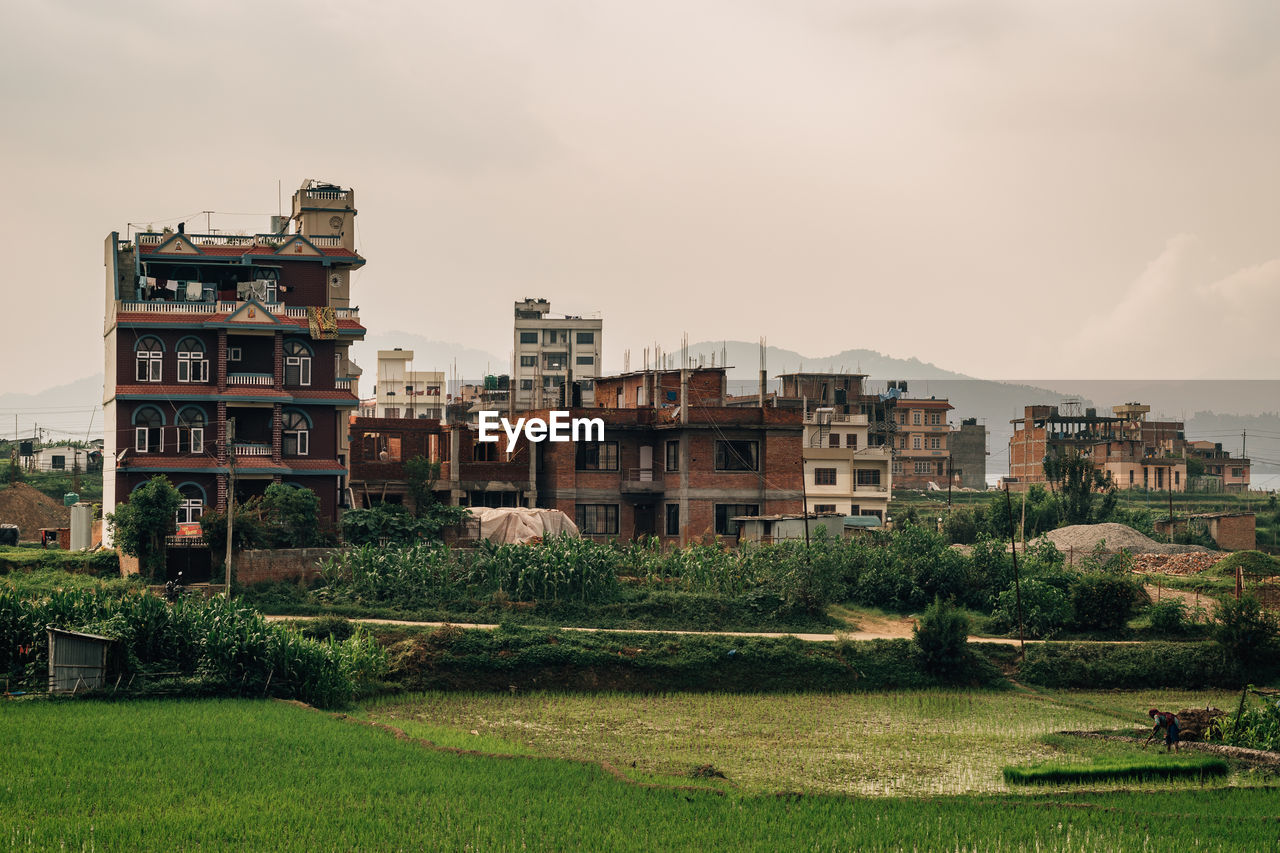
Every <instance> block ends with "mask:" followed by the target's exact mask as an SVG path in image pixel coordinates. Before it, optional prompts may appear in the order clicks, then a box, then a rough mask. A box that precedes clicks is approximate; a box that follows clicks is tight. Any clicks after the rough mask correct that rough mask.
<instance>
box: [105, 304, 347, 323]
mask: <svg viewBox="0 0 1280 853" xmlns="http://www.w3.org/2000/svg"><path fill="white" fill-rule="evenodd" d="M242 305H244V303H243V302H232V301H228V300H220V301H218V302H200V301H192V302H188V301H186V300H182V299H175V300H167V299H153V300H148V301H143V300H133V299H122V300H121V301H120V309H119V310H120V311H129V312H137V313H142V314H231V313H233V312H234V311H235V310H236V309H237V308H240V307H241V306H242ZM263 307H265V308H266V309H267V312H268V313H270V314H273V315H275V316H277V317H281V316H283V317H292V318H295V319H299V320H305V319H306V318H307V317H308V316H310V314H309V311H310V309H308V308H307V307H306V306H292V305H281V304H280V303H278V302H268V303H266V304H265V305H264V306H263ZM333 313H334V316H336V317H337V319H339V320H359V319H360V309H359V308H358V307H357V308H334V309H333Z"/></svg>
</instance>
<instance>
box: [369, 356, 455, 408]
mask: <svg viewBox="0 0 1280 853" xmlns="http://www.w3.org/2000/svg"><path fill="white" fill-rule="evenodd" d="M412 367H413V350H411V349H401V348H400V347H396V348H395V349H391V350H378V381H377V384H376V385H375V386H374V411H373V415H372V416H373V417H377V418H436V419H437V420H439V419H443V418H444V372H443V371H440V370H413V369H412Z"/></svg>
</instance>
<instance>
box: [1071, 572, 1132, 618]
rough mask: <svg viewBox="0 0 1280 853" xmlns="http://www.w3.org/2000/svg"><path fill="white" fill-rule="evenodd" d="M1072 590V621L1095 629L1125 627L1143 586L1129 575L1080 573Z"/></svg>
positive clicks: (1073, 582)
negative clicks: (1129, 577) (1130, 578)
mask: <svg viewBox="0 0 1280 853" xmlns="http://www.w3.org/2000/svg"><path fill="white" fill-rule="evenodd" d="M1069 592H1070V595H1071V621H1072V623H1073V624H1074V625H1075V626H1076V627H1077V628H1082V629H1084V630H1094V631H1113V630H1115V629H1117V628H1123V627H1124V626H1125V625H1126V623H1128V621H1129V617H1130V616H1132V615H1133V607H1134V602H1135V601H1136V600H1137V598H1138V596H1139V595H1141V594H1142V590H1141V587H1140V586H1138V584H1136V583H1135V582H1133V581H1131V580H1129V579H1128V578H1127V577H1123V576H1118V575H1111V574H1093V573H1090V574H1084V575H1079V576H1078V577H1077V578H1076V579H1075V580H1074V581H1072V583H1071V586H1070V589H1069Z"/></svg>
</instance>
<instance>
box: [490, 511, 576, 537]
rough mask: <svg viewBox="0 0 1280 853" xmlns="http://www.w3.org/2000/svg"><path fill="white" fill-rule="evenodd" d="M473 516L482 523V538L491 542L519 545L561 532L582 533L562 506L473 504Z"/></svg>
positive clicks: (574, 534) (573, 534)
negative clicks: (557, 507) (537, 507)
mask: <svg viewBox="0 0 1280 853" xmlns="http://www.w3.org/2000/svg"><path fill="white" fill-rule="evenodd" d="M471 517H472V518H473V519H475V520H476V521H478V522H479V524H480V533H479V538H481V539H488V540H489V541H490V542H498V543H505V544H519V543H522V542H528V541H530V540H531V539H538V538H546V537H548V536H556V535H559V534H561V533H567V534H569V535H570V536H577V535H578V525H576V524H574V523H573V522H572V521H571V520H570V519H569V516H567V515H565V514H564V513H563V512H561V511H560V510H558V509H529V508H527V507H500V508H488V507H473V508H472V509H471Z"/></svg>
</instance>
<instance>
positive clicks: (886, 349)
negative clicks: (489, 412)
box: [0, 0, 1280, 392]
mask: <svg viewBox="0 0 1280 853" xmlns="http://www.w3.org/2000/svg"><path fill="white" fill-rule="evenodd" d="M0 79H2V80H3V81H4V83H3V86H0V115H3V116H4V121H3V123H2V124H0V156H2V157H3V162H4V163H5V164H6V169H5V181H4V189H5V191H6V193H7V195H8V198H7V199H6V203H5V204H3V205H0V218H2V220H3V225H4V230H5V233H7V234H9V235H10V237H9V239H10V241H11V242H12V243H14V244H16V245H15V247H14V249H15V250H11V251H10V252H9V253H8V263H7V265H6V269H5V273H4V276H3V280H2V282H3V283H2V286H3V292H4V304H5V309H6V310H5V311H4V314H3V316H4V332H3V334H2V335H0V356H3V358H4V362H5V363H6V364H9V365H11V366H13V368H14V369H11V370H9V371H6V376H5V379H4V380H3V383H0V391H12V392H34V391H38V390H39V389H41V388H46V387H49V386H51V385H57V384H61V383H63V382H68V381H71V380H73V379H77V378H80V377H83V376H86V375H91V374H94V373H97V372H99V371H100V370H101V369H102V361H103V354H102V339H101V333H102V318H103V307H104V284H103V266H102V241H103V239H104V237H105V236H106V235H107V234H108V233H109V232H110V231H112V230H119V231H121V232H122V233H123V232H126V230H127V229H128V228H129V227H130V223H133V224H134V227H135V229H136V226H137V225H144V226H145V225H151V226H153V227H156V228H159V227H161V226H163V225H170V226H173V225H176V223H177V222H178V221H182V220H183V219H186V221H187V222H188V230H190V231H196V232H202V231H204V230H205V228H206V221H207V222H208V224H211V225H212V227H213V228H217V229H220V230H222V231H231V232H235V231H244V232H247V233H253V232H255V231H262V230H266V228H267V224H268V217H269V216H270V215H271V214H273V213H276V212H277V209H278V204H279V197H280V192H279V190H278V188H279V187H282V188H283V196H284V201H283V204H284V207H285V209H286V210H287V209H288V204H289V195H290V194H291V192H292V191H293V190H294V189H295V188H296V187H297V186H298V185H299V184H301V183H302V181H303V180H305V179H307V178H317V179H321V180H326V181H332V182H335V183H339V184H342V185H344V186H349V187H353V188H354V189H355V192H356V203H357V207H358V209H359V215H358V217H357V240H358V248H359V250H360V251H361V252H362V254H363V255H364V256H365V257H366V258H367V259H368V265H367V267H366V268H365V269H364V270H363V271H362V272H360V273H359V274H358V275H357V277H356V279H355V282H354V294H353V297H354V300H355V301H356V302H357V303H358V304H359V305H360V307H361V317H362V319H363V321H364V323H365V325H366V326H367V327H368V328H369V329H370V330H377V331H379V332H387V331H394V330H403V331H406V332H412V333H415V334H420V335H424V336H426V337H428V338H432V339H437V340H443V341H452V342H457V343H458V344H460V345H466V346H470V347H474V348H478V349H484V350H488V351H491V352H494V353H498V354H500V355H502V356H504V357H505V356H506V355H507V354H508V352H509V350H510V342H511V335H512V332H511V306H512V302H513V301H514V300H517V299H520V298H523V297H525V296H537V297H545V298H548V299H550V300H551V302H552V308H553V310H554V311H557V312H568V313H587V312H597V311H598V312H600V313H601V316H603V317H604V321H605V325H604V338H603V342H604V349H605V368H606V370H610V369H619V368H620V367H621V364H622V352H623V350H624V349H625V348H629V349H631V350H632V352H633V354H635V355H634V356H633V360H635V359H638V358H639V352H640V351H641V350H642V348H643V347H645V346H650V345H652V344H654V343H655V342H656V343H658V344H660V345H661V346H663V348H664V349H666V350H668V351H674V350H675V348H676V347H677V345H678V343H679V340H680V336H681V334H682V333H685V332H687V333H688V334H689V337H690V340H695V341H696V340H719V339H723V338H728V339H743V340H752V341H754V340H756V339H757V338H759V337H760V336H762V335H765V336H767V337H768V340H769V343H770V344H773V345H776V346H780V347H785V348H790V349H794V350H797V351H799V352H801V353H804V354H806V355H810V356H813V357H820V356H824V355H829V354H833V353H836V352H839V351H841V350H845V349H850V348H866V349H873V350H878V351H880V352H883V353H885V354H887V355H891V356H896V357H916V358H919V359H922V360H924V361H928V362H932V363H934V364H937V365H939V366H941V367H944V368H946V369H949V370H954V371H959V372H961V373H965V374H968V375H971V376H979V377H983V378H993V379H1000V378H1014V377H1016V378H1019V379H1024V380H1027V379H1035V378H1046V379H1048V378H1064V377H1067V378H1078V377H1104V376H1111V377H1118V378H1155V379H1159V378H1218V377H1230V378H1276V375H1277V369H1276V368H1277V349H1276V346H1275V344H1274V342H1273V341H1274V334H1275V328H1276V318H1277V316H1280V157H1277V156H1276V152H1277V151H1278V150H1280V4H1277V3H1275V2H1274V0H1222V2H1213V3H1206V2H1194V3H1193V2H1172V0H1151V2H1143V1H1142V0H1137V2H1128V3H1124V4H1115V3H1105V2H1079V1H1078V0H1073V1H1072V2H1065V0H1064V2H1044V3H1025V2H1014V1H1013V0H1010V2H1004V0H950V2H936V3H923V2H912V0H883V2H881V0H864V2H827V0H788V2H785V3H780V2H763V0H699V2H696V3H689V2H664V1H663V0H648V1H647V2H643V3H641V2H630V3H623V2H606V0H583V2H558V1H557V0H512V2H500V0H492V2H479V3H477V2H461V0H457V2H430V1H429V0H418V1H417V2H407V3H395V2H385V3H350V2H344V3H332V2H324V0H308V2H305V3H302V2H287V0H282V1H281V2H272V3H256V2H235V0H227V2H221V3H218V4H214V5H210V4H188V3H174V2H155V3H152V2H124V1H123V0H122V2H116V3H110V4H103V3H97V2H57V0H47V1H46V2H41V3H18V2H13V0H10V1H9V2H0ZM203 211H213V213H208V214H206V213H203ZM365 367H366V368H367V369H372V368H373V367H374V365H371V364H370V365H365Z"/></svg>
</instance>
